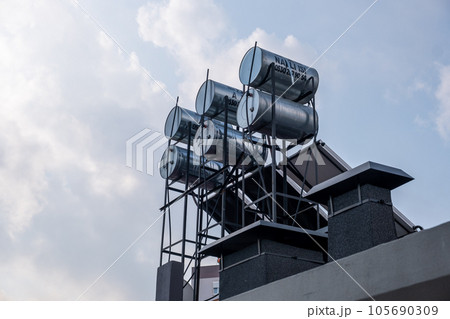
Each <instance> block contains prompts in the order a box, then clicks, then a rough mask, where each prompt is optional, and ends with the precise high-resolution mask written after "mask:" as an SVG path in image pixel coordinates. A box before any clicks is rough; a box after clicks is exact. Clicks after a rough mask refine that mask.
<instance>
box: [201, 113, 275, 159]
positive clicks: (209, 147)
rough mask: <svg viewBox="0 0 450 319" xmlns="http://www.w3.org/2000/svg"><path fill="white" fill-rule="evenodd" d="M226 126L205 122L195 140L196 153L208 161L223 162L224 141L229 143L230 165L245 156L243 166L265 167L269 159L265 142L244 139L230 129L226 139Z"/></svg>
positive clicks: (216, 122)
mask: <svg viewBox="0 0 450 319" xmlns="http://www.w3.org/2000/svg"><path fill="white" fill-rule="evenodd" d="M224 128H225V125H224V124H223V123H221V122H218V121H214V120H206V121H204V122H203V125H201V126H200V127H199V128H198V130H197V132H196V133H195V138H194V144H193V148H194V153H195V154H197V155H198V156H204V157H206V158H207V159H210V160H214V161H218V162H223V139H224V138H226V142H227V143H228V155H229V156H228V164H230V165H235V164H237V161H238V159H239V158H240V157H241V155H242V154H243V153H244V154H243V157H244V161H243V162H241V165H243V166H251V165H255V164H258V165H264V164H265V162H266V159H267V151H266V149H265V148H264V147H263V140H262V139H260V138H257V137H254V136H253V137H252V139H251V140H250V139H249V138H248V137H247V136H246V137H243V136H242V132H239V131H237V130H234V129H232V128H228V130H227V137H225V129H224Z"/></svg>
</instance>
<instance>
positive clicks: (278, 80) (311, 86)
mask: <svg viewBox="0 0 450 319" xmlns="http://www.w3.org/2000/svg"><path fill="white" fill-rule="evenodd" d="M252 61H253V68H252ZM271 66H273V67H274V68H275V72H274V76H275V92H274V93H275V95H278V96H280V95H282V96H283V97H284V98H286V99H289V100H292V101H294V102H299V103H302V104H306V103H308V102H309V101H310V100H311V98H312V97H313V96H314V94H315V93H316V91H317V87H318V86H319V73H317V71H316V70H315V69H313V68H310V67H307V66H305V65H303V64H300V63H298V62H295V61H292V60H290V59H288V58H285V57H282V56H280V55H278V54H275V53H272V52H270V51H267V50H264V49H261V48H260V47H256V48H255V47H253V48H251V49H250V50H248V51H247V53H246V54H245V56H244V58H243V59H242V62H241V66H240V68H239V79H240V80H241V83H242V84H245V85H248V86H251V87H253V88H257V89H260V90H263V91H266V92H269V93H272V72H271ZM250 69H252V71H251V73H252V74H251V76H250Z"/></svg>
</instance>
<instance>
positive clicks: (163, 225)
mask: <svg viewBox="0 0 450 319" xmlns="http://www.w3.org/2000/svg"><path fill="white" fill-rule="evenodd" d="M168 181H169V179H168V178H166V189H165V191H164V205H167V197H168V192H169V182H168ZM166 209H167V208H166ZM165 228H166V210H164V215H163V220H162V231H161V250H160V255H159V265H160V266H162V261H163V249H164V230H165Z"/></svg>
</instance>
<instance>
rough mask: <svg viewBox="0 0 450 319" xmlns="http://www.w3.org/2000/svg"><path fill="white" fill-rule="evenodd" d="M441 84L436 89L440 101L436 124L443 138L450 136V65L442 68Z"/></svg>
mask: <svg viewBox="0 0 450 319" xmlns="http://www.w3.org/2000/svg"><path fill="white" fill-rule="evenodd" d="M440 80H441V82H440V84H439V87H438V88H437V90H436V93H435V95H436V98H437V99H438V101H439V107H438V114H437V117H436V124H437V129H438V131H439V134H440V135H441V137H442V138H444V139H446V140H448V139H449V138H450V65H447V66H442V67H441V69H440Z"/></svg>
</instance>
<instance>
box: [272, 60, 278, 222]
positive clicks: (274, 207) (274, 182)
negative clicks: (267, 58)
mask: <svg viewBox="0 0 450 319" xmlns="http://www.w3.org/2000/svg"><path fill="white" fill-rule="evenodd" d="M271 77H272V143H271V151H272V152H271V155H272V221H273V222H274V223H276V222H277V202H276V201H277V180H276V178H277V171H276V168H277V160H276V143H275V139H276V137H275V135H276V132H277V131H276V130H277V123H276V120H275V65H274V64H272V70H271Z"/></svg>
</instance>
